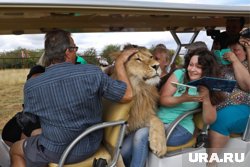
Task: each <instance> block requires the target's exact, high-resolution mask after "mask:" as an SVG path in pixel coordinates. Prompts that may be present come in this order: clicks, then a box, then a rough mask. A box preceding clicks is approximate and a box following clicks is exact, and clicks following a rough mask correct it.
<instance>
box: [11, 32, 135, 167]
mask: <svg viewBox="0 0 250 167" xmlns="http://www.w3.org/2000/svg"><path fill="white" fill-rule="evenodd" d="M77 50H78V47H77V46H76V44H75V43H74V40H73V38H72V37H71V34H70V33H69V32H66V31H63V30H53V31H51V32H48V33H47V34H46V36H45V53H44V60H45V65H46V70H45V72H44V73H43V74H41V75H39V76H38V77H36V78H34V79H31V80H29V81H27V82H26V83H25V86H24V105H25V108H24V112H28V113H32V114H34V115H37V116H38V117H39V119H40V123H41V128H42V133H41V134H40V135H37V136H32V137H29V138H27V139H24V140H20V141H18V142H16V143H14V144H13V145H12V147H11V149H10V156H11V166H12V167H25V166H27V167H34V166H36V167H44V166H47V165H48V163H50V162H54V163H58V162H59V159H60V157H61V155H62V153H63V151H64V150H65V149H66V147H67V146H68V145H69V144H70V143H71V142H72V141H73V140H74V139H75V138H76V137H77V136H78V135H79V134H81V133H82V132H83V131H84V130H86V129H87V128H88V127H90V126H92V125H94V124H97V123H100V122H102V98H103V97H104V98H106V99H109V100H112V101H115V102H128V101H130V100H131V99H132V97H133V92H132V88H131V85H130V82H129V80H128V77H127V74H126V71H125V67H124V64H125V63H126V61H127V60H128V59H129V57H130V56H131V55H133V54H134V53H135V52H137V50H136V49H130V50H126V51H124V52H122V54H121V55H120V56H119V57H118V58H117V60H116V64H115V70H116V71H117V75H118V80H113V79H111V78H110V77H108V75H106V74H104V73H103V72H102V71H101V70H100V68H99V67H97V66H94V65H91V64H79V65H75V59H76V52H77ZM102 136H103V131H102V130H98V131H96V132H93V133H91V134H90V135H88V136H86V137H85V138H84V139H82V140H81V141H80V142H78V143H77V145H76V146H75V147H74V148H73V149H72V150H71V152H70V154H69V156H68V157H67V160H66V163H76V162H80V161H83V160H85V159H87V158H88V157H90V156H91V155H92V154H93V153H94V152H96V151H97V149H98V148H99V145H100V143H101V141H102Z"/></svg>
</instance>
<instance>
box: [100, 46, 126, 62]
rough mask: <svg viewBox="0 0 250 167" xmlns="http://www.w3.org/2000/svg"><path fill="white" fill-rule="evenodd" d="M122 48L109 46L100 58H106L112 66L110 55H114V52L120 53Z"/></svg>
mask: <svg viewBox="0 0 250 167" xmlns="http://www.w3.org/2000/svg"><path fill="white" fill-rule="evenodd" d="M120 48H121V45H112V44H111V45H107V46H105V47H104V49H103V50H102V52H101V54H100V56H101V57H104V58H106V59H107V61H108V63H109V64H111V63H112V59H111V58H110V54H111V53H113V52H117V51H120Z"/></svg>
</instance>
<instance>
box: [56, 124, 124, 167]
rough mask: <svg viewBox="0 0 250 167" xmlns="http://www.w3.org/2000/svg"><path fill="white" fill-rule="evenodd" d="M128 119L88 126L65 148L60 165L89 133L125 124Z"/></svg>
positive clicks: (61, 165)
mask: <svg viewBox="0 0 250 167" xmlns="http://www.w3.org/2000/svg"><path fill="white" fill-rule="evenodd" d="M125 123H126V121H123V120H121V121H111V122H103V123H99V124H96V125H94V126H91V127H89V128H87V129H86V130H85V131H84V132H83V133H81V134H80V135H79V136H78V137H77V138H76V139H75V140H73V141H72V142H71V143H70V145H69V146H68V147H67V148H66V149H65V151H64V152H63V154H62V155H61V158H60V161H59V164H58V167H63V165H64V162H65V160H66V158H67V156H68V154H69V153H70V151H71V150H72V148H73V147H74V146H75V145H76V144H77V143H78V142H79V141H80V140H81V139H82V138H84V137H85V136H87V135H88V134H90V133H92V132H93V131H96V130H99V129H103V128H106V127H110V126H116V125H122V124H125Z"/></svg>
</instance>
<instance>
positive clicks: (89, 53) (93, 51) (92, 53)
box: [83, 48, 97, 57]
mask: <svg viewBox="0 0 250 167" xmlns="http://www.w3.org/2000/svg"><path fill="white" fill-rule="evenodd" d="M83 55H84V56H93V57H96V56H97V52H96V49H95V48H88V49H87V50H86V51H85V52H84V53H83Z"/></svg>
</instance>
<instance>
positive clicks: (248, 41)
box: [240, 38, 250, 73]
mask: <svg viewBox="0 0 250 167" xmlns="http://www.w3.org/2000/svg"><path fill="white" fill-rule="evenodd" d="M240 44H241V45H243V46H244V47H245V49H246V54H247V63H248V72H249V73H250V38H240Z"/></svg>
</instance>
